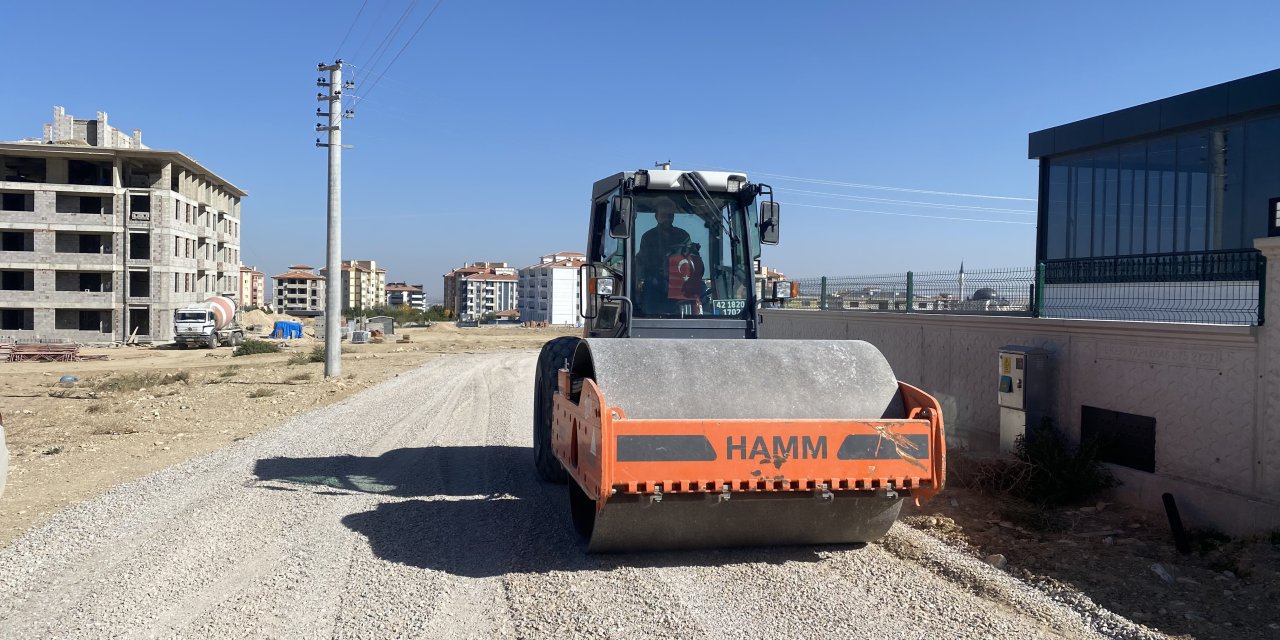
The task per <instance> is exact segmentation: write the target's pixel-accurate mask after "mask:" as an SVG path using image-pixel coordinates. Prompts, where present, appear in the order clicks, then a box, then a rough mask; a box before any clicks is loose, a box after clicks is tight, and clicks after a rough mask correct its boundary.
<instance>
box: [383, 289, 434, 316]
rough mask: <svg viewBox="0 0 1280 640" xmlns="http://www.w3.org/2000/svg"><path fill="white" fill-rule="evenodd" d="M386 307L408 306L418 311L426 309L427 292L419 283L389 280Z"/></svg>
mask: <svg viewBox="0 0 1280 640" xmlns="http://www.w3.org/2000/svg"><path fill="white" fill-rule="evenodd" d="M387 306H388V307H410V308H412V309H417V310H419V311H426V310H427V294H426V291H425V290H424V289H423V286H422V285H420V284H408V283H405V282H391V283H388V284H387Z"/></svg>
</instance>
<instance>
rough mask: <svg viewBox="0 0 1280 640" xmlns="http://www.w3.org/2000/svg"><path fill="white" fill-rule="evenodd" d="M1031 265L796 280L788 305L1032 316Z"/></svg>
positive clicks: (1034, 272)
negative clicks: (1017, 267)
mask: <svg viewBox="0 0 1280 640" xmlns="http://www.w3.org/2000/svg"><path fill="white" fill-rule="evenodd" d="M1035 275H1036V271H1035V269H1031V268H1025V269H977V270H969V271H964V272H961V271H926V272H914V271H907V272H905V273H889V274H880V275H870V276H840V277H830V276H822V277H819V278H798V279H796V280H795V282H796V283H797V284H798V294H799V295H797V296H796V297H795V298H793V299H791V300H789V301H788V302H787V304H786V306H787V308H793V309H823V310H828V311H899V312H908V311H909V312H912V313H968V314H975V313H976V314H990V315H1031V314H1032V310H1033V304H1032V302H1033V295H1034V285H1035Z"/></svg>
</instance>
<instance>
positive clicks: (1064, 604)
mask: <svg viewBox="0 0 1280 640" xmlns="http://www.w3.org/2000/svg"><path fill="white" fill-rule="evenodd" d="M535 356H536V354H535V353H533V352H528V351H521V352H505V353H478V354H459V355H448V356H442V357H441V358H439V359H436V360H433V361H432V362H430V363H428V364H427V365H426V366H423V367H422V368H419V369H416V370H413V371H410V372H408V373H403V374H401V375H399V376H397V377H396V378H393V379H392V380H390V381H388V382H386V383H383V384H382V385H379V386H378V387H375V388H373V389H370V390H368V391H365V392H363V393H361V394H359V395H356V396H353V397H351V398H349V399H347V400H345V401H343V402H340V403H338V404H335V405H332V406H329V407H327V408H324V409H317V410H315V411H312V412H310V413H305V414H303V415H301V416H300V417H297V418H295V419H293V420H291V421H290V422H288V423H286V424H284V425H283V426H281V427H280V428H277V429H274V430H272V431H269V432H267V433H263V434H261V435H259V436H256V437H252V438H248V439H246V440H242V441H240V442H237V443H235V444H234V445H232V446H230V447H228V448H226V449H223V450H220V451H218V452H215V453H213V454H210V455H207V456H204V457H201V458H197V459H194V460H191V461H189V462H186V463H184V464H181V465H178V466H176V467H171V468H169V469H166V470H164V471H161V472H159V473H156V474H153V475H151V476H147V477H145V478H142V479H141V480H138V481H136V482H131V483H128V484H124V485H120V486H118V487H116V488H114V489H112V490H111V491H109V492H107V493H105V494H103V495H102V496H100V497H98V498H96V499H94V500H92V501H90V502H88V503H85V504H82V505H79V506H77V507H74V508H72V509H69V510H67V511H64V512H62V513H60V514H58V515H56V516H54V517H53V518H52V519H51V520H50V521H48V522H47V523H45V524H44V525H42V526H40V527H37V528H35V529H33V530H31V531H30V532H29V533H27V534H26V535H24V536H23V537H21V538H19V539H18V540H16V541H15V542H14V543H13V544H12V545H10V546H9V547H8V548H6V549H3V550H0V637H4V638H39V637H57V638H77V637H95V638H96V637H134V638H148V637H189V638H236V639H239V638H246V637H248V638H256V637H280V638H321V637H337V638H347V637H370V638H371V637H377V638H385V637H428V638H435V637H443V638H492V637H498V638H539V637H610V638H646V637H647V638H764V637H770V638H774V637H779V638H842V639H848V638H930V639H932V638H938V637H945V638H990V637H1063V638H1077V637H1098V636H1103V637H1156V636H1154V635H1152V634H1150V633H1149V632H1148V631H1147V630H1145V629H1144V628H1141V627H1137V626H1135V625H1133V624H1132V623H1131V622H1129V621H1127V620H1125V619H1123V618H1119V617H1117V616H1114V615H1113V614H1111V613H1109V612H1107V611H1104V610H1100V609H1098V608H1097V607H1096V606H1094V605H1093V604H1092V603H1090V602H1089V601H1088V600H1087V599H1085V598H1082V597H1081V596H1079V595H1076V594H1072V593H1061V594H1049V593H1045V592H1042V591H1037V590H1036V589H1034V588H1032V587H1029V586H1027V585H1026V584H1024V583H1022V582H1020V581H1018V580H1015V579H1013V578H1011V577H1009V576H1008V575H1006V574H1005V573H1003V572H1001V571H999V570H996V569H994V568H992V567H990V566H988V565H987V564H985V563H983V562H981V561H979V560H977V559H975V558H972V557H969V556H967V555H965V554H963V553H961V552H959V551H956V550H954V549H951V548H949V547H947V546H946V545H944V544H942V543H941V542H938V541H937V540H935V539H933V538H931V537H929V536H927V535H925V534H923V533H921V532H918V531H916V530H914V529H911V528H909V527H904V526H901V525H899V526H897V527H895V528H894V530H893V532H892V533H891V534H890V536H889V537H888V538H886V539H885V541H884V542H883V543H879V544H873V545H870V546H866V547H862V548H854V547H837V548H784V549H756V550H728V551H693V552H679V553H655V554H631V555H613V556H585V555H584V554H583V553H582V551H581V549H580V547H579V546H578V543H577V542H576V539H575V537H574V535H573V533H572V531H571V528H570V526H569V523H568V516H567V509H568V506H567V496H566V493H565V489H564V487H562V486H558V485H546V484H541V483H539V482H538V481H537V480H535V478H534V473H533V469H532V463H531V460H530V457H531V449H530V448H529V447H530V435H529V425H530V422H531V419H532V418H531V408H532V386H533V376H532V373H533V364H534V359H535Z"/></svg>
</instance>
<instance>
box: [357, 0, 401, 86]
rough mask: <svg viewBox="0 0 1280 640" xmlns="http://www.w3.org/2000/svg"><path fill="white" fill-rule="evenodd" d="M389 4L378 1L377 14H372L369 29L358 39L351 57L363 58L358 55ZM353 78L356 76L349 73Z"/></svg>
mask: <svg viewBox="0 0 1280 640" xmlns="http://www.w3.org/2000/svg"><path fill="white" fill-rule="evenodd" d="M390 4H391V3H390V2H379V3H378V13H377V15H375V16H373V21H372V22H370V23H369V29H368V30H366V31H365V32H364V37H363V38H361V39H360V46H359V47H356V53H355V55H354V56H352V58H355V59H356V60H363V58H361V57H360V54H362V53H364V47H365V45H367V44H369V37H370V36H372V35H373V32H374V30H376V29H377V28H378V22H380V21H381V20H382V14H384V13H386V12H387V7H388V6H389V5H390ZM355 78H356V76H355V74H354V73H353V74H351V79H352V80H355Z"/></svg>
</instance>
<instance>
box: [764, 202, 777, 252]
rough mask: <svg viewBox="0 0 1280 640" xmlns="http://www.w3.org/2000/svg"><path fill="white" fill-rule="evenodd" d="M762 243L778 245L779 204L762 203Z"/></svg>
mask: <svg viewBox="0 0 1280 640" xmlns="http://www.w3.org/2000/svg"><path fill="white" fill-rule="evenodd" d="M760 242H761V244H778V203H777V202H774V201H773V200H766V201H764V202H761V203H760Z"/></svg>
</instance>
